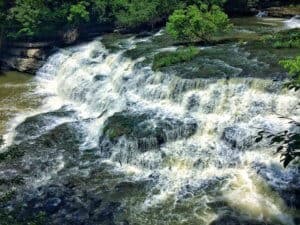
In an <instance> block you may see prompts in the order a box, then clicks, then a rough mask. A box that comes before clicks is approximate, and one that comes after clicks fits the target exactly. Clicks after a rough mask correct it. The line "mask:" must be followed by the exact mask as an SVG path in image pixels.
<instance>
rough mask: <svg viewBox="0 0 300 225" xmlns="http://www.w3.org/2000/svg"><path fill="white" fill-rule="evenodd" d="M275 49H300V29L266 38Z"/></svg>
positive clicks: (281, 32) (285, 31)
mask: <svg viewBox="0 0 300 225" xmlns="http://www.w3.org/2000/svg"><path fill="white" fill-rule="evenodd" d="M266 42H267V43H269V44H271V45H272V47H273V48H278V49H279V48H300V29H299V28H295V29H291V30H284V31H280V32H278V33H275V34H273V35H271V36H268V37H267V38H266Z"/></svg>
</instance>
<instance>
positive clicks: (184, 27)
mask: <svg viewBox="0 0 300 225" xmlns="http://www.w3.org/2000/svg"><path fill="white" fill-rule="evenodd" d="M230 27H231V25H230V23H229V19H228V16H227V15H226V14H225V13H224V12H223V11H222V10H221V8H220V7H219V6H216V5H212V6H211V7H209V6H208V5H206V4H201V5H200V7H198V6H196V5H192V6H189V7H187V8H185V9H180V10H175V12H174V13H173V14H172V15H171V16H170V17H169V21H168V23H167V32H168V33H169V34H170V35H171V36H173V37H174V38H175V39H177V40H180V41H187V42H193V41H205V42H208V41H210V40H211V38H212V36H213V35H215V34H217V33H218V32H221V31H227V30H228V29H229V28H230Z"/></svg>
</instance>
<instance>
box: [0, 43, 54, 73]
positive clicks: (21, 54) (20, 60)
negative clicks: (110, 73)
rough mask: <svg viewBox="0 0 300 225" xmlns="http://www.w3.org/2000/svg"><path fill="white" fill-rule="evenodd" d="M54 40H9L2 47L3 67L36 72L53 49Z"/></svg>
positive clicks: (0, 59)
mask: <svg viewBox="0 0 300 225" xmlns="http://www.w3.org/2000/svg"><path fill="white" fill-rule="evenodd" d="M52 46H53V42H34V43H31V42H8V43H6V44H5V45H4V47H3V49H2V54H1V57H0V61H1V64H2V67H4V68H9V69H14V70H18V71H20V72H28V73H35V71H36V70H37V69H39V68H40V67H41V66H42V65H43V63H44V60H45V59H46V56H47V54H48V52H49V51H50V50H51V49H52Z"/></svg>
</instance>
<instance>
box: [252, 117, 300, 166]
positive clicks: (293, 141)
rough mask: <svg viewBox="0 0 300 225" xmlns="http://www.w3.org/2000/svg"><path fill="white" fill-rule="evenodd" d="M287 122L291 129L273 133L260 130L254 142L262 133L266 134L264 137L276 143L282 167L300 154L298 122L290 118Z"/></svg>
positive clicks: (261, 138)
mask: <svg viewBox="0 0 300 225" xmlns="http://www.w3.org/2000/svg"><path fill="white" fill-rule="evenodd" d="M281 118H285V117H281ZM285 119H287V118H285ZM289 123H290V124H291V126H292V128H293V129H291V130H285V131H282V132H279V133H275V134H273V133H270V132H267V131H264V130H262V131H260V132H259V133H258V137H257V138H256V140H255V142H256V143H258V142H261V141H262V140H263V138H264V135H267V136H266V138H267V139H269V140H270V144H271V145H273V144H276V145H277V148H276V154H281V162H283V166H284V167H287V166H288V165H289V164H290V163H291V162H292V161H293V160H294V159H296V158H297V157H299V156H300V133H299V132H300V123H299V122H297V121H294V120H290V122H289Z"/></svg>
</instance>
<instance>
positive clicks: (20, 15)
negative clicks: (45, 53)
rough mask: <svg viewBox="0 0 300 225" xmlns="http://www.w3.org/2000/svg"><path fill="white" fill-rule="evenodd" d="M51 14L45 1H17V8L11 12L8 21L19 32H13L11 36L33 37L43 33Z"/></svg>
mask: <svg viewBox="0 0 300 225" xmlns="http://www.w3.org/2000/svg"><path fill="white" fill-rule="evenodd" d="M50 14H51V12H50V11H49V9H48V8H47V7H46V5H45V3H44V1H43V0H16V1H15V6H14V7H13V8H11V9H10V11H9V15H8V19H9V20H10V23H11V24H14V27H15V28H16V29H17V32H16V33H14V32H11V33H10V36H11V37H18V36H26V37H32V36H35V35H37V34H39V33H42V30H43V27H45V24H47V21H49V15H50ZM47 25H48V24H47Z"/></svg>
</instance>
